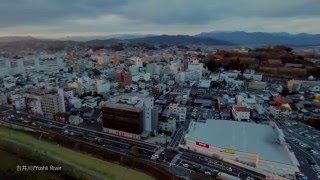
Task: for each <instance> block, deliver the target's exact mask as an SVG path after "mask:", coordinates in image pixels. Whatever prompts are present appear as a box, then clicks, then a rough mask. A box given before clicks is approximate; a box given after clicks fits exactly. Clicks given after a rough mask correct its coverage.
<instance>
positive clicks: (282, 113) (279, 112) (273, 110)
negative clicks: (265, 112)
mask: <svg viewBox="0 0 320 180" xmlns="http://www.w3.org/2000/svg"><path fill="white" fill-rule="evenodd" d="M269 110H270V111H269V112H270V114H271V115H272V116H273V117H275V118H276V119H283V120H287V119H289V118H290V117H291V114H292V111H291V108H290V106H289V105H288V104H287V105H281V106H270V108H269Z"/></svg>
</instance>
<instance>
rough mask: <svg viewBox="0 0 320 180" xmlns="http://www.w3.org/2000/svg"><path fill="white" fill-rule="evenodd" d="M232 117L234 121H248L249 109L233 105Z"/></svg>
mask: <svg viewBox="0 0 320 180" xmlns="http://www.w3.org/2000/svg"><path fill="white" fill-rule="evenodd" d="M232 115H233V117H234V119H235V120H238V121H241V120H249V119H250V109H248V108H246V107H245V106H239V105H235V106H232Z"/></svg>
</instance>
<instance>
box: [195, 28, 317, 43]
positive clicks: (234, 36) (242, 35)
mask: <svg viewBox="0 0 320 180" xmlns="http://www.w3.org/2000/svg"><path fill="white" fill-rule="evenodd" d="M195 37H205V38H215V39H223V40H225V41H229V42H232V43H235V44H239V45H253V46H261V45H265V44H270V45H279V44H281V45H291V46H306V45H320V34H306V33H301V34H289V33H266V32H244V31H213V32H203V33H200V34H197V35H195Z"/></svg>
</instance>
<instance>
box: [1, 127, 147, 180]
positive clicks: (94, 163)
mask: <svg viewBox="0 0 320 180" xmlns="http://www.w3.org/2000/svg"><path fill="white" fill-rule="evenodd" d="M0 137H1V138H6V139H9V140H13V141H16V142H18V143H21V144H24V145H27V146H30V147H32V148H34V149H37V150H41V151H43V152H45V153H46V154H48V155H50V156H52V157H54V158H58V159H62V160H63V161H65V162H68V163H72V164H74V165H76V166H79V167H82V168H85V169H87V170H90V171H92V172H94V173H97V174H100V175H102V176H104V177H106V179H123V180H127V179H130V180H131V179H133V180H135V179H137V180H141V179H143V180H148V179H153V178H152V177H151V176H148V175H146V174H144V173H142V172H139V171H135V170H133V169H128V168H126V167H123V166H120V165H117V164H114V163H110V162H106V161H103V160H101V159H98V158H95V157H92V156H88V155H85V154H81V153H79V152H75V151H72V150H70V149H67V148H63V147H58V146H56V145H54V144H51V143H49V142H45V141H41V140H38V139H36V138H34V137H32V136H30V135H27V134H25V133H22V132H19V131H15V130H11V129H7V128H2V127H0Z"/></svg>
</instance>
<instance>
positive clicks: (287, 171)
mask: <svg viewBox="0 0 320 180" xmlns="http://www.w3.org/2000/svg"><path fill="white" fill-rule="evenodd" d="M183 147H184V148H187V149H190V150H192V151H196V152H198V153H202V154H206V155H209V156H215V157H218V158H221V159H225V160H229V161H231V162H237V163H241V164H243V165H244V166H249V167H253V168H255V169H257V170H260V171H263V172H269V173H273V174H277V175H281V176H285V175H293V174H294V173H295V172H299V169H298V167H297V166H298V162H297V159H296V157H295V155H294V153H293V152H291V151H289V149H288V147H287V145H286V142H285V140H284V135H283V133H282V131H281V130H280V129H279V128H278V127H277V126H276V124H274V123H270V125H265V124H255V123H247V122H238V121H227V120H207V121H206V123H202V122H191V123H190V125H189V130H188V134H187V135H186V136H185V144H184V145H183Z"/></svg>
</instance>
